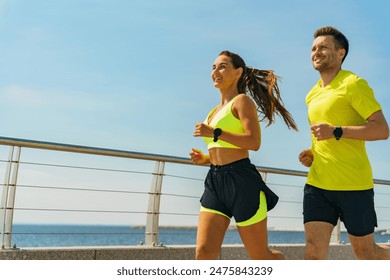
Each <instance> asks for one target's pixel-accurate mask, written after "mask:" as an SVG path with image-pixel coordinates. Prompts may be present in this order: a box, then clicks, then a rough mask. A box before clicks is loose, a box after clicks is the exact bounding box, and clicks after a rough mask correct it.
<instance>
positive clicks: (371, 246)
mask: <svg viewBox="0 0 390 280" xmlns="http://www.w3.org/2000/svg"><path fill="white" fill-rule="evenodd" d="M348 237H349V241H351V245H352V249H353V252H354V253H355V256H356V258H357V259H359V260H390V248H389V247H387V246H384V245H383V246H382V245H381V246H379V245H377V244H376V243H375V240H374V234H373V233H371V234H368V235H365V236H353V235H350V234H349V235H348Z"/></svg>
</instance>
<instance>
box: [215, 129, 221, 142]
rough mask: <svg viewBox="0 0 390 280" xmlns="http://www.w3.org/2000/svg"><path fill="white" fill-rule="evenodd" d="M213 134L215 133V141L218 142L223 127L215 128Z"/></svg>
mask: <svg viewBox="0 0 390 280" xmlns="http://www.w3.org/2000/svg"><path fill="white" fill-rule="evenodd" d="M213 134H214V140H213V141H214V142H217V141H218V137H219V136H220V135H221V134H222V129H220V128H216V129H214V131H213Z"/></svg>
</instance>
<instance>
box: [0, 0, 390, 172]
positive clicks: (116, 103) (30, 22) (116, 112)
mask: <svg viewBox="0 0 390 280" xmlns="http://www.w3.org/2000/svg"><path fill="white" fill-rule="evenodd" d="M389 24H390V4H389V3H388V2H386V1H376V0H373V1H361V0H357V1H356V0H349V1H335V0H329V1H313V0H307V1H305V0H297V1H262V0H257V1H255V0H248V1H234V0H223V1H222V0H196V1H183V0H166V1H151V0H149V1H145V0H134V1H125V0H115V1H111V0H67V1H63V0H51V1H46V0H45V1H43V0H34V1H29V0H13V1H10V0H9V1H7V0H0V38H1V39H0V77H1V79H0V100H1V101H0V108H1V112H0V116H1V117H0V130H1V132H0V135H2V136H6V137H16V138H26V139H33V140H42V141H50V142H60V143H68V144H79V145H88V146H96V147H106V148H112V149H124V150H130V151H138V152H146V153H157V154H165V155H173V156H184V157H187V156H188V152H189V151H190V149H191V148H192V147H196V148H201V149H203V150H204V151H205V150H206V147H205V144H204V143H203V141H202V140H201V139H200V138H194V137H192V133H193V128H194V125H195V123H196V122H199V121H203V119H204V118H205V116H206V114H207V113H208V111H209V110H210V109H211V108H212V107H214V106H215V105H217V104H218V102H219V98H220V96H219V92H218V90H216V89H215V88H213V85H212V83H211V79H210V72H211V66H212V64H213V62H214V59H215V58H216V56H217V55H218V53H219V52H220V51H222V50H225V49H227V50H230V51H233V52H236V53H239V54H240V55H241V56H242V57H243V58H244V60H245V61H246V63H247V65H250V66H253V67H257V68H262V69H273V70H275V72H276V74H278V75H279V76H281V77H282V81H281V85H280V86H281V91H282V96H283V100H284V102H285V105H286V107H287V109H288V110H289V111H290V112H291V113H292V115H293V116H294V118H295V120H296V122H297V124H298V126H299V129H300V130H299V132H298V133H297V132H294V131H290V130H288V129H287V127H286V126H285V125H284V123H283V122H282V121H281V120H280V119H278V120H277V122H276V123H275V124H274V125H272V126H271V127H268V128H265V125H264V124H262V146H261V149H260V150H259V151H258V152H254V153H252V154H251V158H252V161H253V163H254V164H256V165H260V166H269V167H279V168H287V169H295V170H306V169H305V168H304V167H303V166H301V165H300V163H299V162H298V160H297V156H298V154H299V152H300V151H301V150H302V149H304V148H307V147H309V145H310V134H309V128H308V124H307V115H306V105H305V102H304V99H305V96H306V93H307V92H308V90H309V89H310V88H311V87H312V86H313V85H314V84H315V83H316V81H317V80H318V74H317V72H316V71H315V70H314V69H313V68H312V66H311V62H310V51H311V44H312V40H313V37H312V35H313V32H314V31H315V29H317V28H319V27H322V26H325V25H331V26H334V27H337V28H339V29H340V30H341V31H342V32H343V33H344V34H345V35H346V36H347V37H348V39H349V41H350V53H349V55H348V57H347V59H346V61H345V63H344V66H343V68H344V69H347V70H351V71H353V72H355V73H356V74H358V75H359V76H361V77H363V78H365V79H367V81H368V82H369V84H370V85H371V87H372V88H373V89H374V91H375V93H376V97H377V99H378V100H379V101H380V103H381V104H382V106H383V110H384V114H385V116H386V117H387V119H388V120H390V97H389V88H390V86H389V82H388V81H389V79H388V64H389V61H390V57H389V56H390V54H389V51H388V49H389V40H390V39H389V38H390V36H389V35H390V34H389V30H388V26H389ZM367 148H368V151H369V156H370V159H371V162H372V166H373V171H374V177H375V178H378V179H387V180H389V179H390V178H389V176H388V170H389V167H390V161H389V160H390V149H389V142H388V141H378V142H375V143H368V144H367Z"/></svg>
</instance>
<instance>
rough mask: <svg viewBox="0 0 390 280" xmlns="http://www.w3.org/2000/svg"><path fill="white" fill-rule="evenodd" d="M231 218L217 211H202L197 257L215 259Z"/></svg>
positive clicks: (198, 258)
mask: <svg viewBox="0 0 390 280" xmlns="http://www.w3.org/2000/svg"><path fill="white" fill-rule="evenodd" d="M229 224H230V219H229V218H227V217H225V216H222V215H219V214H215V213H210V212H200V214H199V223H198V232H197V237H196V238H197V240H196V259H197V260H215V259H217V258H218V255H219V251H220V249H221V246H222V242H223V239H224V237H225V233H226V230H227V228H228V226H229Z"/></svg>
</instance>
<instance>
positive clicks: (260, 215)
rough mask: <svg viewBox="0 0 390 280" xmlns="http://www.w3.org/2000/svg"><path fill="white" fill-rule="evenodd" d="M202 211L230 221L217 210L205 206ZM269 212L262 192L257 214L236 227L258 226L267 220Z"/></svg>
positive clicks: (201, 208)
mask: <svg viewBox="0 0 390 280" xmlns="http://www.w3.org/2000/svg"><path fill="white" fill-rule="evenodd" d="M200 211H201V212H208V213H213V214H217V215H221V216H224V217H226V218H228V219H230V217H229V216H227V215H226V214H224V213H222V212H220V211H217V210H214V209H209V208H206V207H203V206H201V207H200ZM267 212H268V209H267V199H266V197H265V194H264V192H262V191H261V192H260V205H259V209H257V212H256V214H255V215H253V216H252V217H251V218H249V219H248V220H246V221H243V222H238V223H236V225H237V226H240V227H245V226H250V225H253V224H256V223H258V222H261V221H262V220H264V219H265V218H267Z"/></svg>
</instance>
